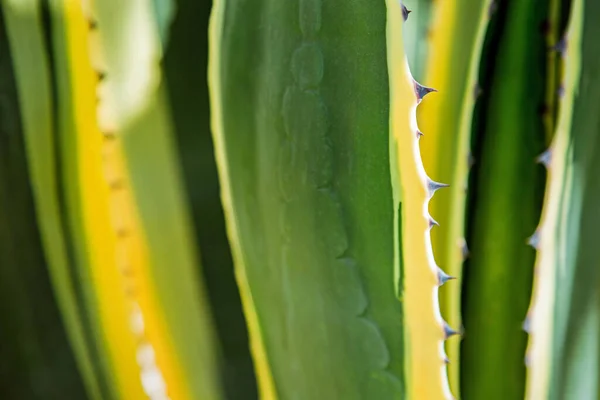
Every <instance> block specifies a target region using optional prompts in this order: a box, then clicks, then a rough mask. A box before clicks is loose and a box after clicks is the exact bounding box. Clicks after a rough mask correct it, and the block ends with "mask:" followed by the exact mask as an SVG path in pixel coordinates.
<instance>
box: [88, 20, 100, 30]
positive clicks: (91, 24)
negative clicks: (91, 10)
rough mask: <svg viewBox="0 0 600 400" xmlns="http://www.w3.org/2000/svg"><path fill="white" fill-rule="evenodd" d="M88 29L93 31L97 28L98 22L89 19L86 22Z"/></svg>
mask: <svg viewBox="0 0 600 400" xmlns="http://www.w3.org/2000/svg"><path fill="white" fill-rule="evenodd" d="M88 28H89V30H91V31H93V30H94V29H96V28H98V22H97V21H96V20H95V19H91V18H90V19H89V20H88Z"/></svg>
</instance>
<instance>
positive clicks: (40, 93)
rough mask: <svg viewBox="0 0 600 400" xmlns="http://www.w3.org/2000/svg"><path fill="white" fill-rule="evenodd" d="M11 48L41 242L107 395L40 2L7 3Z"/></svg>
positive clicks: (93, 376)
mask: <svg viewBox="0 0 600 400" xmlns="http://www.w3.org/2000/svg"><path fill="white" fill-rule="evenodd" d="M2 5H3V10H4V15H5V18H6V27H7V33H8V38H9V45H10V48H11V54H12V57H13V61H14V68H15V78H16V84H17V91H18V96H19V106H20V110H21V117H22V123H23V131H24V136H25V144H26V149H27V156H28V160H29V168H30V169H29V170H30V174H31V184H32V189H33V195H34V201H35V208H36V214H37V216H38V220H39V221H40V222H39V223H40V233H41V238H42V244H43V247H44V251H45V254H46V258H47V259H48V264H49V270H50V276H51V278H52V284H53V286H54V290H55V292H56V296H57V300H58V304H59V307H60V310H61V313H62V315H63V318H64V320H65V325H66V328H67V333H68V335H69V339H70V340H71V343H72V345H73V347H74V351H75V354H76V357H77V362H78V366H79V368H80V369H81V371H82V377H83V379H84V382H85V385H86V388H87V390H88V393H89V395H90V396H91V397H92V398H102V397H105V396H108V392H107V390H108V389H107V388H106V386H105V383H106V381H105V380H104V378H103V368H102V365H101V360H102V357H99V356H98V354H97V353H96V350H97V347H96V346H94V340H95V333H94V332H95V329H94V328H95V327H94V323H93V321H92V320H91V318H89V314H88V308H87V307H88V306H89V300H90V296H89V292H86V290H85V288H82V287H81V286H80V282H79V279H80V277H81V273H84V271H83V270H82V269H81V268H79V266H78V265H77V264H76V262H75V260H74V253H73V249H72V247H71V246H70V242H69V239H70V237H71V232H70V226H69V221H68V220H67V219H66V218H65V216H66V215H68V214H67V210H66V207H67V203H66V201H65V197H64V196H65V193H64V192H63V191H62V190H63V184H64V181H63V179H64V176H63V175H62V170H61V165H62V160H61V158H60V154H59V150H58V149H60V144H59V142H58V138H57V130H56V128H57V125H55V120H54V118H53V114H54V110H55V108H54V107H55V103H54V96H55V94H54V91H53V90H54V83H53V76H52V71H53V63H52V62H51V61H50V60H49V58H48V55H49V54H51V53H50V51H51V50H50V49H49V48H48V47H47V46H48V45H49V42H50V38H48V39H47V40H48V41H46V40H45V38H44V33H45V32H44V30H43V27H42V21H43V19H42V8H41V6H42V4H41V3H40V2H38V1H35V0H28V1H10V0H5V1H4V2H3V3H2Z"/></svg>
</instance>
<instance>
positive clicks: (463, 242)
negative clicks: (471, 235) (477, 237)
mask: <svg viewBox="0 0 600 400" xmlns="http://www.w3.org/2000/svg"><path fill="white" fill-rule="evenodd" d="M458 245H459V246H460V251H461V254H462V259H463V261H465V260H466V259H467V258H468V257H469V247H468V246H467V241H466V239H465V238H462V239H459V244H458Z"/></svg>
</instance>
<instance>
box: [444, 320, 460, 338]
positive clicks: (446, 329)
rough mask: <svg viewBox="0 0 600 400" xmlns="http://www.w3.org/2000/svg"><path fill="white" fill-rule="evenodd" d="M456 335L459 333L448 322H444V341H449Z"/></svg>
mask: <svg viewBox="0 0 600 400" xmlns="http://www.w3.org/2000/svg"><path fill="white" fill-rule="evenodd" d="M454 335H458V331H455V330H454V329H452V328H451V327H450V325H448V323H447V322H444V340H448V339H449V338H451V337H452V336H454Z"/></svg>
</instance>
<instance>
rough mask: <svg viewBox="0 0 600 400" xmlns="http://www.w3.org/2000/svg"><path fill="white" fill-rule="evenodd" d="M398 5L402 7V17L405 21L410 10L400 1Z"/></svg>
mask: <svg viewBox="0 0 600 400" xmlns="http://www.w3.org/2000/svg"><path fill="white" fill-rule="evenodd" d="M400 7H402V18H403V19H404V21H406V20H407V19H408V14H410V13H411V12H412V11H411V10H409V9H408V8H406V6H405V5H404V4H402V3H400Z"/></svg>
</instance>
